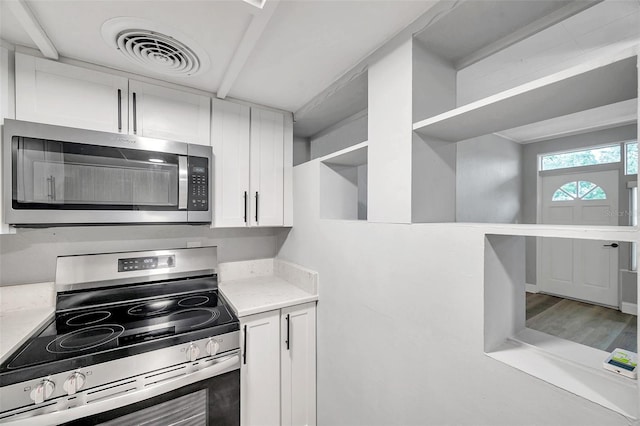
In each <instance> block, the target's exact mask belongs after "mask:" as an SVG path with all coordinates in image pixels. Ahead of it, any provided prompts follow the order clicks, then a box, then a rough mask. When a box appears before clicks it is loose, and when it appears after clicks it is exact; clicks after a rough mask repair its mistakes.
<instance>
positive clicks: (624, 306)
mask: <svg viewBox="0 0 640 426" xmlns="http://www.w3.org/2000/svg"><path fill="white" fill-rule="evenodd" d="M620 311H622V313H624V314H631V315H636V316H637V315H638V305H637V304H635V303H629V302H622V303H621V304H620Z"/></svg>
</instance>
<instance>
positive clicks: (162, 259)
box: [118, 255, 176, 272]
mask: <svg viewBox="0 0 640 426" xmlns="http://www.w3.org/2000/svg"><path fill="white" fill-rule="evenodd" d="M175 266H176V257H175V255H167V256H148V257H127V258H125V259H118V272H130V271H144V270H147V269H159V268H174V267H175Z"/></svg>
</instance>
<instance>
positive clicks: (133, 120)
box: [129, 80, 211, 145]
mask: <svg viewBox="0 0 640 426" xmlns="http://www.w3.org/2000/svg"><path fill="white" fill-rule="evenodd" d="M129 92H130V95H129V111H130V112H129V133H131V134H137V135H140V136H147V137H150V138H159V139H168V140H174V141H180V142H188V143H194V144H198V145H209V131H210V121H211V114H210V111H211V110H210V102H211V101H210V98H209V97H207V96H201V95H196V94H193V93H187V92H182V91H180V90H174V89H169V88H166V87H161V86H156V85H153V84H147V83H142V82H140V81H135V80H130V81H129Z"/></svg>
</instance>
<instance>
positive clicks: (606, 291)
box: [538, 170, 619, 307]
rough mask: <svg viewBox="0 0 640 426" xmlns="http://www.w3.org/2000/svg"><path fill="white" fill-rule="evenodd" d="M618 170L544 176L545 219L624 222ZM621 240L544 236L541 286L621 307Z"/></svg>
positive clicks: (602, 223)
mask: <svg viewBox="0 0 640 426" xmlns="http://www.w3.org/2000/svg"><path fill="white" fill-rule="evenodd" d="M618 173H619V172H618V171H617V170H606V171H591V172H582V173H573V174H562V175H553V176H544V177H542V179H541V188H542V192H541V221H540V222H541V223H545V224H554V225H590V226H610V225H613V226H615V225H618V216H617V214H616V213H617V211H618ZM615 243H616V242H615V241H600V240H578V239H569V238H539V239H538V247H539V248H540V249H539V252H538V256H539V257H538V286H539V289H540V291H542V292H545V293H550V294H555V295H558V296H564V297H570V298H573V299H579V300H584V301H587V302H594V303H598V304H603V305H608V306H615V307H617V306H618V304H619V302H618V300H619V298H618V250H617V248H616V244H615Z"/></svg>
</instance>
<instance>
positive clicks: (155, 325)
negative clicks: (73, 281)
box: [0, 279, 239, 385]
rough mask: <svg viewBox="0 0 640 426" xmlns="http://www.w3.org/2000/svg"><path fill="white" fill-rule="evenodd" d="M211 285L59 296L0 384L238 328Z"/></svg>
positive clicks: (196, 282) (172, 285)
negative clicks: (21, 374)
mask: <svg viewBox="0 0 640 426" xmlns="http://www.w3.org/2000/svg"><path fill="white" fill-rule="evenodd" d="M216 283H217V282H213V284H216ZM211 284H212V282H211V281H210V280H202V279H200V280H192V281H188V282H187V281H179V282H172V283H160V284H154V285H144V286H134V287H123V288H115V289H103V290H92V291H84V292H78V293H71V294H60V295H59V296H58V304H57V308H58V311H57V312H56V315H55V318H52V320H51V321H50V322H49V323H48V324H47V325H45V326H44V327H43V328H42V329H41V330H40V331H39V332H37V333H36V334H34V336H32V337H31V338H30V339H29V340H28V341H27V342H26V343H25V344H24V345H23V346H22V347H21V348H20V349H19V350H18V351H16V352H15V354H14V355H13V356H12V357H11V358H9V359H8V360H7V361H6V362H5V363H3V364H2V365H0V384H2V385H6V384H7V383H4V382H5V380H2V374H3V373H10V372H12V371H17V370H21V369H33V368H36V367H37V366H45V365H46V368H50V365H52V364H54V363H60V362H62V364H64V365H60V368H78V367H79V366H80V365H81V364H87V363H96V362H104V361H107V360H109V359H113V358H117V357H120V356H123V355H124V356H127V355H132V354H134V353H140V352H145V351H146V350H153V349H157V348H158V347H166V346H168V345H173V344H177V343H181V342H188V341H190V340H195V339H199V338H206V337H213V336H215V335H218V334H223V333H227V332H230V331H235V330H238V329H239V324H238V320H237V318H236V317H235V315H234V314H233V313H232V312H231V310H230V309H229V307H228V306H227V304H226V302H225V301H224V299H222V298H221V297H219V295H218V291H217V288H214V289H212V288H211ZM140 296H143V297H140ZM78 306H89V307H86V308H79V307H78ZM61 307H62V308H65V310H61ZM123 351H124V353H123ZM88 358H90V359H88ZM60 368H57V370H59V369H60ZM42 373H43V371H41V372H39V374H40V375H42ZM46 373H47V374H53V373H52V372H50V371H49V370H47V372H46Z"/></svg>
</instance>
